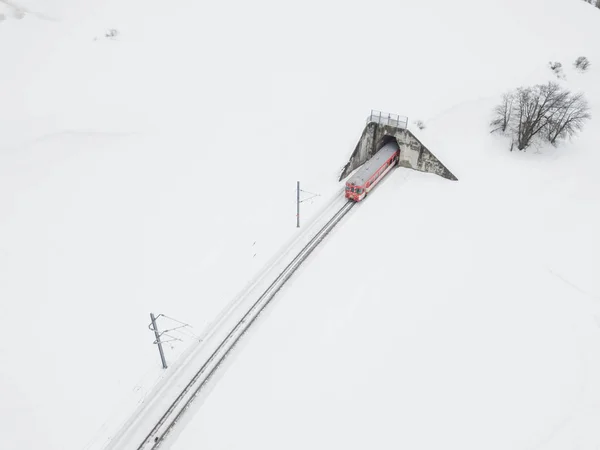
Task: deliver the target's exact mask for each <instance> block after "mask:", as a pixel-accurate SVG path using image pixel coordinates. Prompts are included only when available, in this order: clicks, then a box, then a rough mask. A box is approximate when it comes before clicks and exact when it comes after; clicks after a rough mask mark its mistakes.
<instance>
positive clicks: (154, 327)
mask: <svg viewBox="0 0 600 450" xmlns="http://www.w3.org/2000/svg"><path fill="white" fill-rule="evenodd" d="M150 319H152V329H153V330H154V336H156V342H155V344H157V345H158V352H159V353H160V360H161V361H162V366H163V369H166V368H167V360H166V359H165V352H163V348H162V342H160V333H159V332H158V328H156V317H154V313H150Z"/></svg>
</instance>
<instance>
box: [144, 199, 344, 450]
mask: <svg viewBox="0 0 600 450" xmlns="http://www.w3.org/2000/svg"><path fill="white" fill-rule="evenodd" d="M354 205H355V203H354V202H352V201H348V202H347V203H345V204H344V206H342V207H341V208H340V209H339V210H338V211H337V212H336V213H335V214H334V215H333V217H332V218H331V219H330V220H329V221H328V222H327V223H326V224H325V225H324V226H323V227H322V228H321V230H319V232H318V233H317V234H316V235H315V236H314V237H313V238H312V239H311V240H310V241H309V242H308V244H306V245H305V246H304V248H303V249H302V250H300V252H299V253H298V254H297V255H296V257H295V258H294V259H293V260H292V261H291V262H290V263H289V264H288V265H287V266H286V267H285V269H283V271H282V272H281V273H280V274H279V275H278V276H277V278H276V279H275V281H273V283H271V285H270V286H269V287H268V288H267V289H266V290H265V291H264V292H263V293H262V294H261V295H260V297H259V298H258V300H256V302H255V303H254V304H253V305H252V307H251V308H250V309H249V310H248V312H246V314H245V315H244V316H243V317H242V319H241V320H239V321H238V323H237V324H236V325H235V327H233V329H232V330H231V331H230V332H229V334H228V335H227V336H226V337H225V339H223V341H222V342H221V343H220V344H219V346H218V347H217V349H216V350H215V351H214V352H213V353H212V354H211V356H210V357H209V358H208V359H207V360H206V362H205V363H204V364H203V365H202V367H201V368H200V370H198V372H196V374H195V375H194V377H193V378H192V379H191V381H190V382H189V383H188V384H187V385H186V386H185V388H184V389H183V390H182V391H181V393H180V394H179V395H178V396H177V398H176V399H175V400H174V401H173V403H171V405H170V406H169V408H168V409H167V411H166V412H165V413H164V414H163V415H162V417H161V418H160V419H159V421H158V422H157V423H156V425H155V426H154V427H153V428H152V430H151V431H150V433H148V435H147V436H146V438H145V439H144V440H143V441H142V443H141V444H140V445H139V446H138V447H137V450H156V449H158V448H159V447H160V445H161V443H162V442H163V441H164V440H165V439H166V437H167V436H168V434H169V433H170V432H171V431H172V430H173V428H174V427H175V425H176V424H177V422H178V421H179V420H180V419H181V417H182V416H183V414H184V413H185V411H186V410H187V409H188V408H189V406H190V405H191V403H192V402H193V401H194V399H195V398H196V397H197V396H198V394H200V392H201V391H202V389H203V388H204V386H205V385H206V384H207V383H208V381H209V380H210V378H211V377H212V375H213V374H214V373H215V372H216V371H217V369H218V368H219V366H220V365H221V363H222V362H223V361H224V360H225V358H226V357H227V356H228V355H229V353H230V352H231V350H232V349H233V348H234V347H235V345H236V344H237V342H238V341H239V340H240V339H241V337H242V336H243V335H244V334H245V333H246V331H247V330H248V329H249V328H250V326H251V325H252V324H253V323H254V321H255V320H256V319H257V318H258V316H259V315H260V313H261V312H262V311H263V310H264V309H265V308H266V306H267V305H268V304H269V303H270V302H271V300H273V298H274V297H275V295H276V294H277V292H278V291H279V290H280V289H281V288H282V287H283V285H284V284H285V283H286V281H287V280H288V279H289V278H290V277H291V276H292V275H293V274H294V272H295V271H296V269H298V267H300V265H301V264H302V263H303V262H304V261H305V260H306V258H308V256H309V255H310V254H311V253H312V251H313V250H314V249H315V248H316V247H317V246H318V245H319V244H320V243H321V241H322V240H323V239H325V237H326V236H327V235H328V234H329V232H330V231H331V230H332V229H333V228H334V227H335V226H336V225H337V224H338V223H339V222H340V221H341V220H342V218H343V217H344V216H345V215H346V214H347V213H348V211H350V210H351V209H352V207H354Z"/></svg>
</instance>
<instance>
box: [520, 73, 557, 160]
mask: <svg viewBox="0 0 600 450" xmlns="http://www.w3.org/2000/svg"><path fill="white" fill-rule="evenodd" d="M566 95H567V92H566V91H563V90H562V89H561V87H560V86H559V85H558V83H555V82H552V81H551V82H550V83H548V84H546V85H537V86H534V87H532V88H519V89H517V100H516V102H517V105H516V107H517V114H516V116H517V123H516V127H515V131H516V134H517V136H516V141H517V148H518V149H519V150H525V149H526V148H527V147H529V146H530V145H531V141H532V139H533V138H534V137H536V136H537V135H538V134H539V133H540V132H541V131H542V130H543V129H544V128H545V127H546V124H547V122H548V120H549V119H550V118H551V117H552V115H553V114H555V113H556V110H557V108H558V107H559V105H560V104H561V103H562V102H564V101H565V96H566Z"/></svg>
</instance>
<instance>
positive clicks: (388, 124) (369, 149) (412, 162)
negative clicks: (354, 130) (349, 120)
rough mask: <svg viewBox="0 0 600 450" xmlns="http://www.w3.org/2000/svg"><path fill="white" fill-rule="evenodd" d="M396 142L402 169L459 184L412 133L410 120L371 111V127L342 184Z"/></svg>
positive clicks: (399, 163)
mask: <svg viewBox="0 0 600 450" xmlns="http://www.w3.org/2000/svg"><path fill="white" fill-rule="evenodd" d="M391 140H395V141H396V142H397V143H398V148H399V149H400V157H399V160H398V165H399V166H400V167H407V168H409V169H413V170H418V171H420V172H429V173H434V174H436V175H439V176H441V177H443V178H447V179H448V180H453V181H457V180H458V178H456V177H455V176H454V174H453V173H452V172H450V170H448V168H447V167H446V166H445V165H444V164H442V162H441V161H440V160H439V159H437V158H436V157H435V155H434V154H433V153H431V151H430V150H429V149H428V148H427V147H425V146H424V145H423V144H422V143H421V141H419V139H417V138H416V137H415V135H414V134H413V133H412V132H411V131H409V130H408V118H406V117H402V116H398V115H396V114H388V113H382V112H380V111H371V115H370V116H369V117H368V118H367V124H366V125H365V128H364V130H363V132H362V135H361V137H360V140H359V141H358V144H356V148H355V149H354V152H352V155H351V156H350V160H349V161H348V163H347V164H346V165H345V166H344V168H343V169H342V172H341V173H340V178H339V181H342V180H343V179H344V178H346V177H347V176H348V175H350V173H351V172H352V171H353V170H354V169H356V168H357V167H360V166H361V165H362V164H364V163H365V162H366V161H367V160H368V159H369V158H371V157H372V156H373V155H374V154H375V153H377V151H378V150H379V149H380V148H381V147H383V146H384V145H385V144H387V143H388V142H390V141H391Z"/></svg>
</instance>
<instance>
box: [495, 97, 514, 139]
mask: <svg viewBox="0 0 600 450" xmlns="http://www.w3.org/2000/svg"><path fill="white" fill-rule="evenodd" d="M514 101H515V95H514V94H513V93H512V92H508V93H506V94H504V95H502V103H500V104H499V105H498V106H496V107H495V108H494V116H493V119H492V121H491V123H490V125H491V126H492V127H493V129H492V131H491V132H492V133H494V132H496V131H500V132H502V133H504V132H505V131H506V129H507V128H508V125H509V123H510V119H511V117H512V111H513V103H514Z"/></svg>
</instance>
